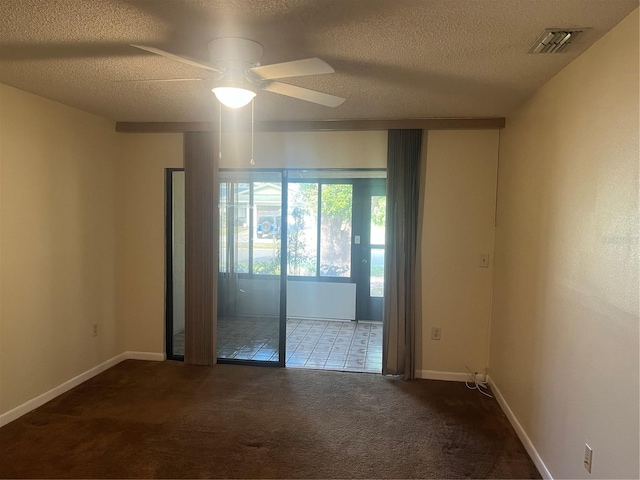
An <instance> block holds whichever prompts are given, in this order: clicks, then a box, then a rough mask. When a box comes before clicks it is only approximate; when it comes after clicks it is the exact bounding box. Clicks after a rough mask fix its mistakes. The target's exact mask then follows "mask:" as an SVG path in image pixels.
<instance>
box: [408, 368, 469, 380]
mask: <svg viewBox="0 0 640 480" xmlns="http://www.w3.org/2000/svg"><path fill="white" fill-rule="evenodd" d="M416 378H422V379H425V380H446V381H448V382H465V381H467V380H469V375H468V374H467V373H462V372H440V371H438V370H416Z"/></svg>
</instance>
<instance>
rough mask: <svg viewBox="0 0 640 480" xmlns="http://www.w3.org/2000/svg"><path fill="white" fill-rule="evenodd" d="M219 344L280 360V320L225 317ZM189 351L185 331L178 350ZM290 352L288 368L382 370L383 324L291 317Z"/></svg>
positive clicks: (222, 353)
mask: <svg viewBox="0 0 640 480" xmlns="http://www.w3.org/2000/svg"><path fill="white" fill-rule="evenodd" d="M217 346H218V356H219V357H220V358H235V359H239V360H267V361H275V360H277V358H278V319H277V318H272V317H271V318H270V317H261V318H234V319H220V320H219V321H218V345H217ZM183 351H184V332H180V333H179V334H177V335H175V336H174V352H175V353H176V354H181V353H182V352H183ZM179 352H180V353H179ZM286 352H287V358H286V362H285V364H286V366H287V367H295V368H313V369H325V370H342V371H356V372H370V373H380V372H381V371H382V324H380V323H379V322H349V321H346V322H345V321H334V320H311V319H299V318H289V319H288V320H287V349H286Z"/></svg>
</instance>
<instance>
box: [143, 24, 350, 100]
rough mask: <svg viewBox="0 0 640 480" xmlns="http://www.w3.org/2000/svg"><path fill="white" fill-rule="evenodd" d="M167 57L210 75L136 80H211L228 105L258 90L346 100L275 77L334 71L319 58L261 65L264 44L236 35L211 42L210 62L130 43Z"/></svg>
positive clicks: (302, 96) (250, 95)
mask: <svg viewBox="0 0 640 480" xmlns="http://www.w3.org/2000/svg"><path fill="white" fill-rule="evenodd" d="M131 46H132V47H135V48H139V49H140V50H145V51H147V52H150V53H154V54H156V55H161V56H163V57H165V58H170V59H172V60H176V61H178V62H182V63H185V64H187V65H191V66H192V67H197V68H202V69H205V70H208V71H210V72H212V75H211V76H210V77H203V78H171V79H158V80H134V81H139V82H176V81H178V82H179V81H207V80H209V81H211V83H212V91H213V93H214V94H215V96H216V98H217V99H218V100H219V101H220V102H221V103H222V104H223V105H226V106H227V107H230V108H241V107H244V106H245V105H247V104H248V103H249V102H251V100H252V99H253V98H254V97H255V96H256V93H257V90H258V89H262V90H266V91H268V92H273V93H278V94H280V95H286V96H288V97H293V98H297V99H300V100H305V101H307V102H312V103H318V104H320V105H324V106H327V107H337V106H338V105H341V104H342V103H343V102H344V101H345V99H344V98H341V97H336V96H335V95H329V94H327V93H322V92H318V91H315V90H309V89H308V88H302V87H297V86H295V85H290V84H287V83H282V82H277V81H274V79H276V78H289V77H300V76H305V75H322V74H325V73H335V70H334V69H333V68H332V67H331V66H330V65H328V64H327V63H326V62H324V61H322V60H320V59H319V58H306V59H304V60H294V61H292V62H284V63H275V64H272V65H260V63H259V60H260V57H261V56H262V51H263V48H262V45H260V44H259V43H257V42H254V41H253V40H247V39H245V38H235V37H223V38H216V39H213V40H211V41H210V42H209V44H208V47H209V53H210V58H211V61H210V63H209V64H206V63H202V62H200V61H197V60H192V59H190V58H187V57H182V56H179V55H175V54H173V53H170V52H166V51H164V50H160V49H158V48H155V47H149V46H145V45H131Z"/></svg>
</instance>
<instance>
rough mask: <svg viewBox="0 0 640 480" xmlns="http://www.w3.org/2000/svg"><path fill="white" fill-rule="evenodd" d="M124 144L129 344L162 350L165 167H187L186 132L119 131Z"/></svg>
mask: <svg viewBox="0 0 640 480" xmlns="http://www.w3.org/2000/svg"><path fill="white" fill-rule="evenodd" d="M118 138H119V141H120V143H121V146H122V151H123V155H122V159H121V163H120V171H121V174H122V176H121V179H122V180H121V185H120V187H121V189H122V190H121V196H122V197H123V198H124V203H125V205H126V207H125V210H124V215H123V230H122V235H123V239H122V242H123V246H124V249H123V255H122V257H121V261H122V271H123V278H122V282H121V284H120V287H121V290H120V295H121V299H122V319H123V324H124V329H125V345H126V348H125V350H128V351H134V352H155V353H163V352H164V350H165V348H164V301H165V298H164V284H165V268H164V267H165V266H164V263H165V261H164V254H165V251H164V248H165V238H164V237H165V235H164V225H165V223H164V213H165V168H169V167H176V168H179V167H182V134H178V133H168V134H119V135H118Z"/></svg>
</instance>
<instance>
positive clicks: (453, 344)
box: [416, 130, 500, 376]
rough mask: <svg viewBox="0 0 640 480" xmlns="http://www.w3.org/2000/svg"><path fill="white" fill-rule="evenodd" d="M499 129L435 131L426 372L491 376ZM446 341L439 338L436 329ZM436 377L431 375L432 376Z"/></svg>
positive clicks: (425, 297) (427, 224) (427, 217)
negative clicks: (485, 260)
mask: <svg viewBox="0 0 640 480" xmlns="http://www.w3.org/2000/svg"><path fill="white" fill-rule="evenodd" d="M499 134H500V133H499V131H498V130H476V131H460V130H459V131H431V132H429V133H428V139H427V151H426V154H427V158H426V165H427V171H426V188H425V205H424V225H423V235H422V279H423V280H422V311H423V312H422V325H421V327H422V329H421V330H422V331H421V347H422V353H421V358H420V359H418V361H417V362H416V363H417V365H418V369H421V370H431V371H439V372H457V373H460V372H466V369H465V365H466V366H468V367H469V368H470V369H472V370H473V371H478V372H482V373H484V369H485V367H487V366H488V355H489V351H488V348H489V345H488V336H489V318H490V311H491V274H492V269H491V267H489V268H481V267H480V266H479V262H480V256H481V254H488V255H489V256H490V257H489V264H491V260H492V257H493V239H494V219H495V192H496V166H497V160H498V138H499ZM432 327H440V328H441V340H431V328H432ZM427 376H428V375H427Z"/></svg>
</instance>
